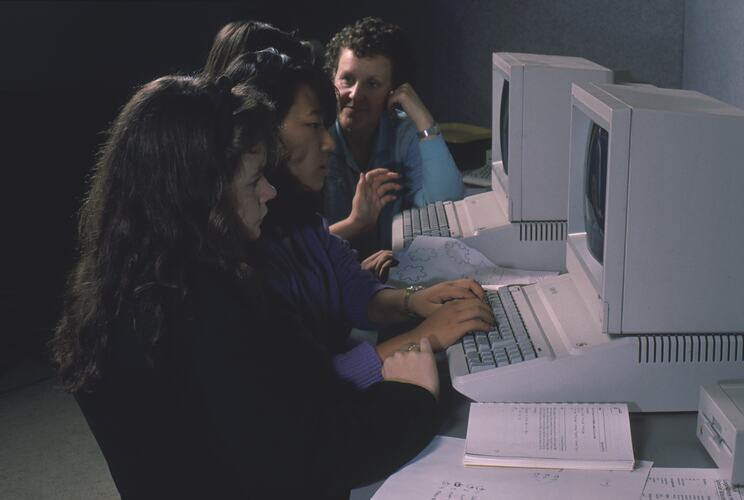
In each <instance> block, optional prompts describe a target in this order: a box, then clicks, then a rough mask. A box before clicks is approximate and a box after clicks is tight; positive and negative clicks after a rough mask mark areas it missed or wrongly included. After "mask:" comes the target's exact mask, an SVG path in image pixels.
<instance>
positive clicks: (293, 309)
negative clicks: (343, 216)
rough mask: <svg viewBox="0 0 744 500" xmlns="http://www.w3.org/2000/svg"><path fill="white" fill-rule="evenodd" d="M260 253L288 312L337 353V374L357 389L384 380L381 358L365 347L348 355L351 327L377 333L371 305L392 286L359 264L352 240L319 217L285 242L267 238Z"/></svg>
mask: <svg viewBox="0 0 744 500" xmlns="http://www.w3.org/2000/svg"><path fill="white" fill-rule="evenodd" d="M257 247H258V249H257V250H258V254H259V258H260V259H261V262H262V266H261V268H262V271H263V275H264V277H265V280H266V283H267V286H268V288H269V290H270V292H271V293H272V294H273V296H274V300H276V301H278V302H279V305H280V306H281V308H283V309H284V310H286V311H287V312H288V314H293V315H297V316H298V317H299V318H301V319H302V323H303V324H305V325H307V327H308V330H309V331H310V332H311V334H312V335H313V336H314V337H315V338H316V339H317V340H318V341H319V342H320V343H321V344H323V345H324V346H325V347H326V348H327V349H328V350H329V351H330V352H331V353H332V354H333V364H334V367H335V369H336V372H337V373H338V374H339V376H340V377H341V378H343V379H346V380H348V381H350V382H351V383H353V384H354V385H355V386H356V387H359V388H365V387H368V386H370V385H372V384H373V383H375V382H379V381H380V380H382V374H381V371H380V369H381V366H382V363H381V361H380V358H379V357H378V356H377V352H376V351H375V349H374V347H372V346H371V345H369V344H367V343H362V344H360V345H358V346H356V347H355V348H353V349H351V350H350V351H346V348H347V345H346V343H347V340H348V337H349V332H350V330H351V327H356V328H361V329H374V328H375V325H372V324H370V323H369V319H368V317H367V305H368V303H369V301H370V299H371V298H372V296H373V295H374V294H375V293H377V292H378V291H380V290H382V289H384V288H391V287H389V286H386V285H384V284H382V283H380V281H379V280H378V279H377V278H376V277H375V276H374V275H373V274H372V273H371V272H369V271H364V270H362V268H361V267H360V265H359V260H358V257H357V253H356V251H355V250H353V249H352V248H351V246H350V245H349V243H348V242H347V241H346V240H343V239H341V238H339V237H337V236H335V235H333V234H331V233H330V231H329V229H328V223H327V222H326V220H325V219H323V218H322V217H320V216H318V217H317V218H315V219H314V220H313V223H311V224H306V225H304V226H302V227H300V228H298V229H295V230H293V231H292V232H291V233H290V234H289V235H288V236H286V237H285V238H282V239H279V238H276V237H272V236H269V235H262V236H261V238H260V239H259V242H258V245H257Z"/></svg>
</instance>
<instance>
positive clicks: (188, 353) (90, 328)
mask: <svg viewBox="0 0 744 500" xmlns="http://www.w3.org/2000/svg"><path fill="white" fill-rule="evenodd" d="M231 89H232V90H231ZM275 130H276V128H275V117H274V114H273V110H272V108H271V106H270V105H269V104H267V102H266V101H265V99H264V98H263V97H262V95H261V94H260V93H259V92H257V91H256V90H255V89H253V88H252V87H250V86H245V85H243V86H238V87H234V88H233V85H232V83H231V82H230V81H229V80H228V79H225V78H222V79H219V80H218V83H205V82H204V81H200V80H197V79H193V78H189V77H178V76H168V77H163V78H160V79H157V80H155V81H153V82H151V83H148V84H146V85H145V86H144V87H142V88H141V89H140V90H139V91H138V92H137V93H136V94H135V95H134V97H133V98H132V99H131V100H130V101H129V103H128V104H127V105H126V106H125V107H124V108H123V110H122V111H121V113H120V115H119V117H118V118H117V119H116V121H115V122H114V124H113V126H112V128H111V130H110V131H109V134H108V139H107V141H106V143H105V145H104V146H103V148H102V151H101V153H100V156H99V159H98V162H97V165H96V168H95V170H94V172H93V175H92V178H91V188H90V191H89V193H88V194H87V196H86V199H85V202H84V204H83V207H82V210H81V215H80V226H79V258H78V262H77V264H76V266H75V268H74V270H73V272H72V273H71V276H70V279H69V285H68V290H67V295H66V300H65V304H64V313H63V316H62V319H61V320H60V323H59V325H58V327H57V330H56V334H55V338H54V339H53V341H52V348H53V356H54V359H55V361H56V363H57V364H58V366H59V372H60V375H61V379H62V383H63V385H64V387H65V388H66V389H67V390H68V391H70V392H72V393H73V394H74V395H75V398H76V400H77V401H78V404H79V405H80V407H81V409H82V411H83V413H84V415H85V418H86V420H87V421H88V424H89V425H90V428H91V430H92V431H93V434H94V436H95V438H96V440H97V441H98V443H99V445H100V447H101V450H102V451H103V454H104V456H105V458H106V461H107V462H108V465H109V469H110V471H111V474H112V476H113V479H114V482H115V483H116V486H117V488H118V489H119V492H120V494H121V496H122V498H124V499H130V498H136V499H142V498H158V499H160V498H200V499H202V498H221V499H222V498H270V497H271V498H303V497H308V496H309V497H314V498H345V497H347V496H348V491H349V488H351V487H354V486H356V485H359V484H361V483H364V482H367V481H372V480H376V479H379V478H381V477H384V476H386V475H387V474H389V473H390V472H392V471H393V470H394V469H395V468H397V467H399V466H400V465H402V464H403V463H405V462H406V461H407V460H409V459H410V458H411V457H412V456H413V455H414V454H415V453H417V452H418V451H419V450H420V449H421V448H423V446H424V445H425V444H426V443H427V442H428V440H429V439H430V438H431V437H432V435H433V433H434V431H435V418H434V415H435V414H436V395H437V394H438V385H437V384H438V382H437V379H436V367H435V365H434V361H433V357H432V354H431V352H430V350H429V349H428V344H426V343H422V346H421V347H422V349H421V352H407V353H399V355H398V356H396V359H394V360H392V361H391V363H390V365H389V367H387V368H388V369H389V373H390V374H391V376H390V380H391V381H390V382H385V383H381V384H376V385H375V386H374V387H372V388H370V389H369V390H367V391H363V392H359V391H356V390H354V389H352V388H351V387H350V386H349V385H348V384H347V383H345V382H343V381H341V380H340V379H339V378H338V377H337V376H336V375H335V374H334V372H333V369H332V365H331V361H330V359H329V358H328V356H327V355H325V352H324V350H323V349H319V348H318V343H317V342H316V341H315V340H314V339H313V338H312V336H311V335H310V334H308V333H306V331H305V330H304V328H303V325H302V324H295V325H292V328H291V329H287V330H280V329H279V327H277V325H276V324H274V318H275V315H273V314H272V313H271V305H272V304H271V303H270V302H267V301H263V300H262V298H261V297H262V291H261V288H262V286H261V283H260V280H259V275H258V273H256V264H255V263H254V261H253V260H252V258H251V256H250V251H249V249H250V247H251V245H252V244H253V242H255V241H256V240H257V239H258V238H259V236H260V234H261V228H260V227H261V221H262V219H263V217H264V216H265V214H266V202H267V201H269V200H270V199H271V198H273V197H274V196H275V194H276V193H275V191H274V189H273V187H272V186H271V185H270V184H269V183H268V181H267V180H266V178H265V177H264V175H263V172H264V169H265V168H266V167H267V166H269V167H271V166H272V164H273V150H274V144H275ZM284 323H285V322H282V324H284ZM277 346H279V350H278V348H277ZM278 358H279V359H280V364H279V365H277V359H278ZM392 380H395V382H393V381H392ZM287 457H292V458H291V459H289V460H288V459H287ZM287 477H291V478H292V480H291V481H287V480H286V478H287Z"/></svg>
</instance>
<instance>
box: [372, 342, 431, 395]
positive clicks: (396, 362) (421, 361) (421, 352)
mask: <svg viewBox="0 0 744 500" xmlns="http://www.w3.org/2000/svg"><path fill="white" fill-rule="evenodd" d="M382 378H383V379H385V380H387V381H393V382H403V383H406V384H414V385H418V386H420V387H423V388H424V389H426V390H427V391H429V392H431V393H432V394H433V395H434V397H435V398H437V399H439V376H438V374H437V364H436V362H435V361H434V354H432V350H431V344H430V343H429V341H428V340H427V339H426V338H423V339H421V341H420V342H418V343H417V344H413V345H411V346H409V348H407V349H405V350H402V351H396V352H395V353H394V354H392V355H391V356H388V357H387V358H385V360H384V361H383V363H382Z"/></svg>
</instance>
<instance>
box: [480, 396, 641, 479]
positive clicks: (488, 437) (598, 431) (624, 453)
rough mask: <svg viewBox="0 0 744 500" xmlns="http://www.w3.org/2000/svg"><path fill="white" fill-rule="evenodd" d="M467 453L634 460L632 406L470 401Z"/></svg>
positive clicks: (619, 404)
mask: <svg viewBox="0 0 744 500" xmlns="http://www.w3.org/2000/svg"><path fill="white" fill-rule="evenodd" d="M466 452H467V453H468V454H474V455H483V456H485V457H489V456H492V457H513V458H527V459H529V458H548V459H564V460H590V461H598V462H601V461H603V460H605V461H609V460H627V461H628V462H631V463H632V461H633V444H632V440H631V437H630V420H629V417H628V405H626V404H624V403H618V404H591V403H533V404H530V403H471V404H470V417H469V421H468V436H467V446H466ZM475 463H478V462H477V460H476V461H475ZM505 465H509V464H505ZM515 465H519V464H518V463H516V462H515ZM532 466H536V465H535V464H532ZM629 466H630V465H629ZM564 467H566V468H570V467H569V465H565V466H564Z"/></svg>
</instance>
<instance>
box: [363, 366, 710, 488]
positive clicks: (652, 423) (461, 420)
mask: <svg viewBox="0 0 744 500" xmlns="http://www.w3.org/2000/svg"><path fill="white" fill-rule="evenodd" d="M437 365H438V368H439V373H440V381H441V393H442V394H441V401H440V404H441V406H442V422H441V425H440V430H439V434H441V435H444V436H452V437H459V438H464V437H465V434H466V431H467V425H468V413H469V411H470V400H469V399H467V398H466V397H465V396H463V395H461V394H460V393H458V392H457V391H455V390H454V389H453V388H452V385H451V384H450V381H449V373H448V371H447V363H446V361H440V362H439V363H437ZM696 421H697V413H694V412H692V413H690V412H688V413H631V415H630V430H631V434H632V435H633V450H634V452H635V457H636V459H637V460H651V461H653V462H654V465H655V466H656V467H695V468H707V467H713V468H715V467H716V464H715V462H713V460H712V459H711V458H710V456H708V453H707V452H706V451H705V448H703V445H702V444H700V442H699V441H698V440H697V437H696V436H695V425H696ZM381 485H382V481H379V482H376V483H373V484H370V485H367V486H365V487H362V488H357V489H355V490H353V491H352V492H351V497H350V498H351V500H366V499H369V498H372V495H374V494H375V492H376V491H377V489H378V488H379V487H380V486H381Z"/></svg>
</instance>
